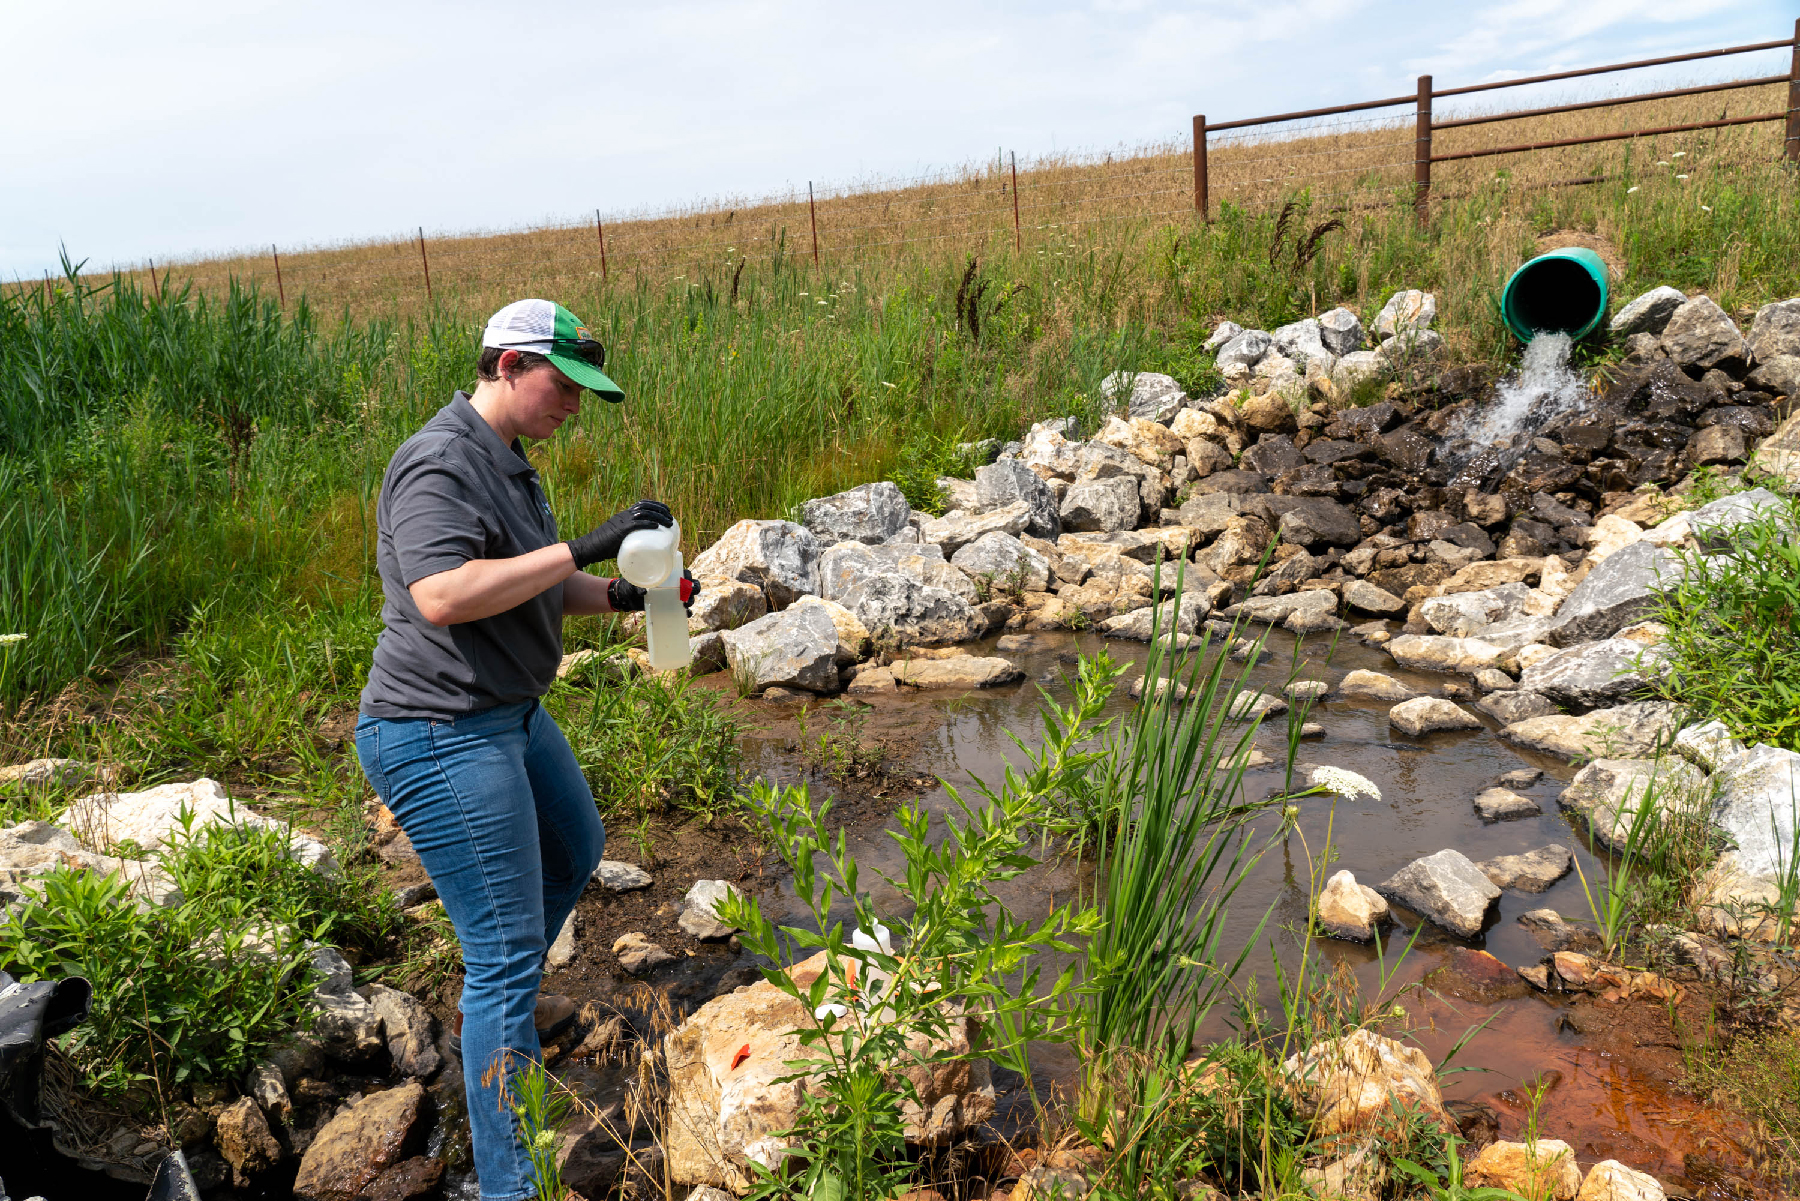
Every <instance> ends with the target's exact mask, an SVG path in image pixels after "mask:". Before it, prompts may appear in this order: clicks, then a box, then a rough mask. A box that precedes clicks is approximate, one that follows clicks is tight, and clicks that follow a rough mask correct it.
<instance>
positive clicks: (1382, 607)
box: [1344, 580, 1406, 616]
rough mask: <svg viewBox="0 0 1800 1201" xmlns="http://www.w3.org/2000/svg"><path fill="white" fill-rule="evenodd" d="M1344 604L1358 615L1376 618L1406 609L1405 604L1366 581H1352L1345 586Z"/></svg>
mask: <svg viewBox="0 0 1800 1201" xmlns="http://www.w3.org/2000/svg"><path fill="white" fill-rule="evenodd" d="M1344 603H1345V604H1346V605H1349V606H1350V607H1351V608H1352V609H1355V610H1357V611H1358V612H1360V613H1373V614H1375V615H1377V616H1383V615H1386V614H1389V613H1400V612H1403V611H1405V609H1406V602H1404V601H1402V600H1401V599H1400V598H1399V597H1397V596H1395V595H1394V594H1393V593H1391V592H1388V591H1386V590H1384V589H1381V588H1377V587H1376V586H1375V585H1373V584H1371V583H1369V582H1368V581H1367V580H1352V581H1351V582H1350V583H1348V584H1345V585H1344Z"/></svg>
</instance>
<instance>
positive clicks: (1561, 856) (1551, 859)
mask: <svg viewBox="0 0 1800 1201" xmlns="http://www.w3.org/2000/svg"><path fill="white" fill-rule="evenodd" d="M1475 866H1476V867H1479V868H1480V869H1481V871H1482V874H1483V875H1485V876H1486V877H1487V878H1488V879H1489V880H1491V881H1493V883H1494V887H1495V888H1512V889H1516V890H1518V891H1519V892H1543V891H1544V890H1545V889H1547V888H1549V887H1550V886H1551V885H1552V884H1554V883H1556V882H1557V881H1558V880H1560V879H1562V878H1563V877H1564V876H1566V875H1568V874H1569V871H1570V869H1571V868H1573V867H1574V866H1575V855H1574V852H1572V851H1570V850H1569V848H1568V847H1565V846H1561V845H1559V844H1557V843H1551V844H1550V845H1549V846H1543V847H1538V848H1537V849H1536V850H1532V851H1525V852H1522V853H1520V854H1517V855H1500V856H1497V857H1495V858H1493V859H1488V860H1484V861H1483V862H1481V863H1478V864H1476V865H1475Z"/></svg>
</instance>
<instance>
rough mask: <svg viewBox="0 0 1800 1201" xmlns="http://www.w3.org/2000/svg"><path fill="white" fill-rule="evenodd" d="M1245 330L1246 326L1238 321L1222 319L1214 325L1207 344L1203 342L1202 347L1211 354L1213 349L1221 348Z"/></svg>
mask: <svg viewBox="0 0 1800 1201" xmlns="http://www.w3.org/2000/svg"><path fill="white" fill-rule="evenodd" d="M1243 332H1244V327H1243V326H1241V325H1239V324H1238V323H1237V322H1235V321H1221V322H1219V324H1218V325H1216V326H1214V327H1213V332H1212V333H1211V334H1210V335H1208V337H1207V339H1206V342H1205V344H1203V345H1202V346H1201V347H1200V349H1201V350H1203V351H1205V352H1206V353H1207V354H1211V353H1212V352H1213V351H1215V350H1217V349H1219V347H1221V346H1223V345H1225V344H1226V343H1227V342H1229V341H1231V340H1232V339H1233V338H1235V337H1237V336H1238V335H1239V334H1241V333H1243Z"/></svg>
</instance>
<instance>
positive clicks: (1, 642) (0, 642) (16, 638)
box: [0, 634, 25, 646]
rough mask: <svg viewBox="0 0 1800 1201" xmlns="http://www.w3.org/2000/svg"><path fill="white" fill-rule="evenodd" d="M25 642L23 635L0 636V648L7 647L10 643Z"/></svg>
mask: <svg viewBox="0 0 1800 1201" xmlns="http://www.w3.org/2000/svg"><path fill="white" fill-rule="evenodd" d="M23 641H25V635H23V634H0V646H5V645H6V644H7V643H9V642H23Z"/></svg>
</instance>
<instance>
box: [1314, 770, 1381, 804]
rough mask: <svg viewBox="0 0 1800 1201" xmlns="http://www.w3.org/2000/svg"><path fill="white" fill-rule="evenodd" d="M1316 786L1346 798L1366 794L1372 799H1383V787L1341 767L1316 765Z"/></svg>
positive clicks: (1351, 798)
mask: <svg viewBox="0 0 1800 1201" xmlns="http://www.w3.org/2000/svg"><path fill="white" fill-rule="evenodd" d="M1312 782H1313V787H1314V788H1323V789H1324V790H1325V791H1326V792H1335V793H1336V794H1337V795H1338V796H1341V797H1343V798H1344V799H1346V800H1351V801H1353V800H1355V799H1356V798H1357V797H1359V796H1366V797H1368V798H1369V799H1371V800H1376V801H1379V800H1380V799H1381V789H1379V788H1377V787H1375V782H1374V781H1373V780H1370V779H1368V778H1366V777H1364V776H1359V775H1357V774H1356V773H1355V772H1353V771H1345V770H1344V769H1343V768H1341V767H1315V768H1313V771H1312Z"/></svg>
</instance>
